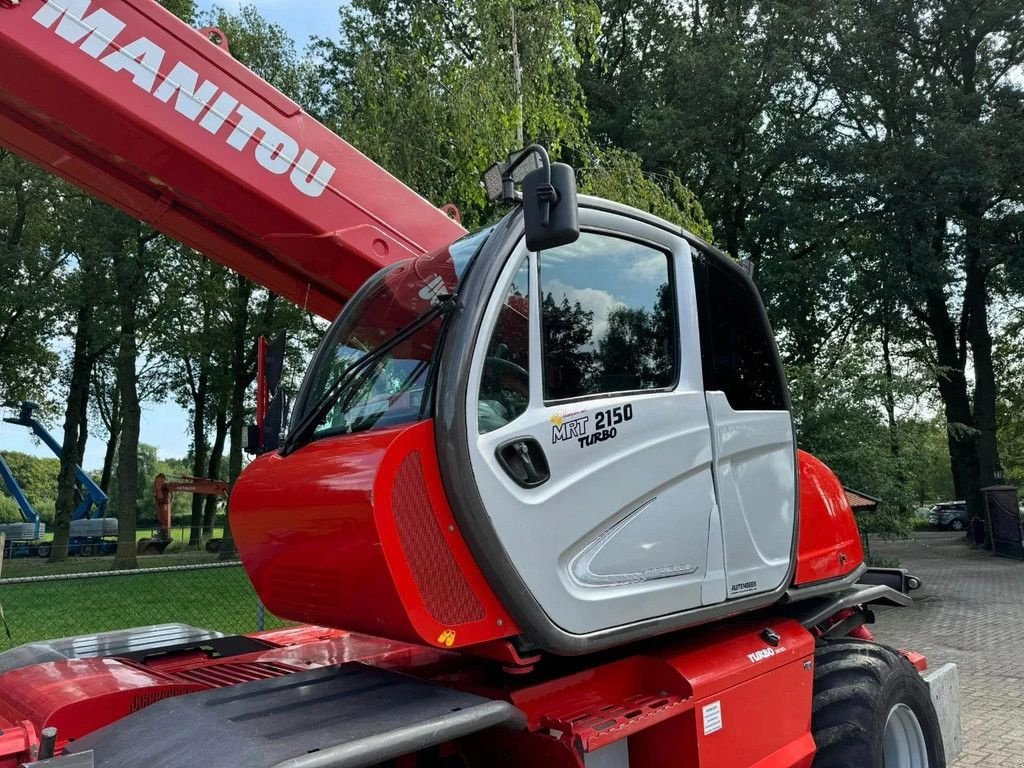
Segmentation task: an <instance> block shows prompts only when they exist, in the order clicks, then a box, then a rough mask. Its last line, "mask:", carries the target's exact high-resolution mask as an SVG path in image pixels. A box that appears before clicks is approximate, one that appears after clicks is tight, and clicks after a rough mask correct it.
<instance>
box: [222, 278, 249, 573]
mask: <svg viewBox="0 0 1024 768" xmlns="http://www.w3.org/2000/svg"><path fill="white" fill-rule="evenodd" d="M251 296H252V285H251V284H250V283H249V282H248V281H247V280H245V278H242V277H240V276H237V275H236V276H235V307H234V313H233V315H234V325H233V328H232V334H231V336H232V339H231V370H232V374H233V376H232V386H231V406H230V410H231V421H230V429H229V434H230V437H231V449H230V453H229V455H228V484H229V486H232V487H233V486H234V484H235V480H237V479H238V476H239V475H240V474H242V445H243V440H244V433H245V391H246V389H247V388H248V387H249V382H251V381H252V374H251V372H250V371H249V366H248V365H247V364H246V362H247V361H246V357H247V356H246V343H247V341H248V339H247V337H246V333H247V332H248V329H249V299H250V297H251ZM236 554H237V552H236V550H235V539H234V537H233V536H232V535H231V498H230V495H229V497H228V518H227V521H226V522H225V524H224V542H223V544H222V545H221V550H220V557H221V559H222V560H228V559H233V558H234V557H235V556H236Z"/></svg>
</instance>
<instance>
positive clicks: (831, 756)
mask: <svg viewBox="0 0 1024 768" xmlns="http://www.w3.org/2000/svg"><path fill="white" fill-rule="evenodd" d="M814 661H815V668H814V704H813V709H812V714H811V732H812V733H813V735H814V743H815V744H816V745H817V748H818V751H817V753H816V754H815V756H814V763H813V768H885V763H884V761H883V754H882V735H883V732H884V730H885V723H886V720H887V718H888V716H889V712H890V710H891V709H892V708H893V707H894V706H895V705H896V704H906V705H907V706H908V707H910V709H911V710H912V711H913V712H914V715H916V716H917V720H918V722H919V723H920V725H921V730H922V732H923V733H924V740H925V744H926V746H927V748H928V766H929V768H946V756H945V751H944V750H943V747H942V734H941V732H940V730H939V722H938V718H937V717H936V715H935V708H934V707H933V706H932V701H931V697H930V696H929V694H928V686H927V685H926V684H925V682H924V680H922V679H921V675H920V674H918V672H917V670H916V669H914V666H913V665H912V664H911V663H910V662H909V661H907V660H906V659H905V658H903V657H902V656H900V655H899V654H898V653H897V652H896V651H894V650H892V649H891V648H887V647H885V646H883V645H878V644H877V643H872V642H868V641H866V640H855V639H853V638H837V639H835V640H823V641H819V642H818V648H817V650H816V651H815V657H814Z"/></svg>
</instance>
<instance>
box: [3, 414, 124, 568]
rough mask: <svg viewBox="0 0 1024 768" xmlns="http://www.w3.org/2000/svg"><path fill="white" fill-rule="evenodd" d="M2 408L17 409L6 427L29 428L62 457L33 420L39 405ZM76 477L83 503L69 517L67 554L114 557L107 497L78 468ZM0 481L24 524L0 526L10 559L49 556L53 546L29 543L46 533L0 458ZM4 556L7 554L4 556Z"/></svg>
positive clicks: (113, 531)
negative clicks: (10, 496) (14, 425)
mask: <svg viewBox="0 0 1024 768" xmlns="http://www.w3.org/2000/svg"><path fill="white" fill-rule="evenodd" d="M4 406H5V407H14V408H16V409H18V412H17V415H16V416H13V417H8V418H5V419H4V421H5V422H7V423H8V424H17V425H18V426H22V427H28V428H29V429H31V430H32V433H33V434H34V435H35V436H36V437H38V438H39V439H40V440H42V441H43V443H45V444H46V446H47V447H48V448H49V449H50V450H51V451H53V453H54V454H55V455H56V456H57V458H58V459H59V458H61V456H62V455H63V451H62V450H61V446H60V443H58V442H57V441H56V440H55V439H54V438H53V435H51V434H50V433H49V432H47V431H46V428H45V427H44V426H43V425H42V424H41V423H40V422H39V420H38V419H37V418H36V417H35V410H36V408H38V407H39V406H38V405H37V404H36V403H32V402H28V401H25V402H21V403H12V402H7V403H4ZM75 477H76V478H77V480H78V482H79V484H80V485H81V488H82V491H83V493H82V500H81V502H80V503H79V504H78V506H77V507H75V510H74V512H73V513H72V515H71V537H70V540H69V541H68V554H71V555H83V556H89V555H102V554H113V553H114V550H115V549H116V547H117V544H116V542H114V541H110V540H108V539H109V537H115V536H117V519H116V518H108V517H105V516H104V513H105V512H106V509H107V494H105V493H104V492H103V489H102V488H100V487H99V486H98V485H97V484H96V483H95V482H94V481H93V479H92V478H91V477H89V475H87V474H86V473H85V471H84V470H83V469H82V468H81V467H80V466H76V467H75ZM0 479H2V480H3V482H4V485H5V486H7V490H8V491H10V493H11V495H12V496H13V497H14V500H15V502H17V504H18V508H19V509H20V510H21V514H22V517H23V518H24V520H25V522H24V523H21V524H17V523H16V524H13V525H5V526H0V531H3V532H4V533H6V534H7V540H8V542H10V550H9V555H10V556H17V555H29V554H33V553H34V554H37V555H39V556H40V557H49V556H50V552H51V550H52V546H51V545H50V544H49V542H42V543H39V544H32V543H31V542H36V541H38V540H39V539H40V538H41V537H42V536H43V534H44V533H45V532H46V526H45V524H44V523H43V522H42V520H41V519H40V517H39V515H38V513H36V511H35V510H34V509H33V508H32V504H31V503H30V502H29V500H28V498H26V496H25V493H24V492H23V491H22V489H21V487H20V486H19V485H18V481H17V479H16V478H15V477H14V473H13V472H11V469H10V467H9V466H8V465H7V463H6V462H5V461H4V460H3V457H2V456H0ZM5 554H7V553H5Z"/></svg>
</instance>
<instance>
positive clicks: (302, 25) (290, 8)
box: [196, 0, 343, 52]
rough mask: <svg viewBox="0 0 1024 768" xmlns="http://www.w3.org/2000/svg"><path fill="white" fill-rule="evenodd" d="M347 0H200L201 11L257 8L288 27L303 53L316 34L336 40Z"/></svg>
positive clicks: (264, 14) (198, 3)
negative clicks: (341, 6)
mask: <svg viewBox="0 0 1024 768" xmlns="http://www.w3.org/2000/svg"><path fill="white" fill-rule="evenodd" d="M342 4H343V0H198V2H197V3H196V5H197V6H198V8H199V10H201V11H205V10H209V8H210V7H211V6H213V5H219V6H221V7H222V8H226V9H227V10H229V11H236V10H238V8H239V6H242V5H254V6H256V9H257V10H258V11H259V12H260V14H261V15H263V16H264V17H265V18H267V19H269V20H270V21H273V22H276V23H277V24H280V25H281V26H282V27H284V28H285V29H286V30H287V31H288V33H289V34H290V35H291V36H292V39H294V40H295V45H296V48H297V49H298V51H299V52H302V51H303V50H304V49H305V47H306V43H307V42H308V41H309V38H310V37H312V36H313V35H319V36H320V37H334V36H336V34H337V31H338V7H339V6H340V5H342Z"/></svg>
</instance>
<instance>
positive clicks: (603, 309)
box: [544, 280, 625, 339]
mask: <svg viewBox="0 0 1024 768" xmlns="http://www.w3.org/2000/svg"><path fill="white" fill-rule="evenodd" d="M549 293H550V294H551V295H552V296H553V297H554V299H555V301H557V302H561V301H562V297H563V296H564V297H566V298H568V299H569V303H570V304H575V303H576V302H579V304H580V306H581V307H583V309H584V310H586V311H587V312H593V313H594V335H593V338H595V339H600V338H603V337H604V334H605V331H606V330H607V329H608V315H609V314H611V311H612V310H613V309H615V308H616V307H623V306H625V304H623V303H622V302H621V301H618V300H617V299H616V298H615V297H614V296H612V295H611V294H610V293H609V292H608V291H602V290H598V289H597V288H576V287H574V286H571V285H566V284H565V283H563V282H562V281H561V280H546V281H544V295H547V294H549Z"/></svg>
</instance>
